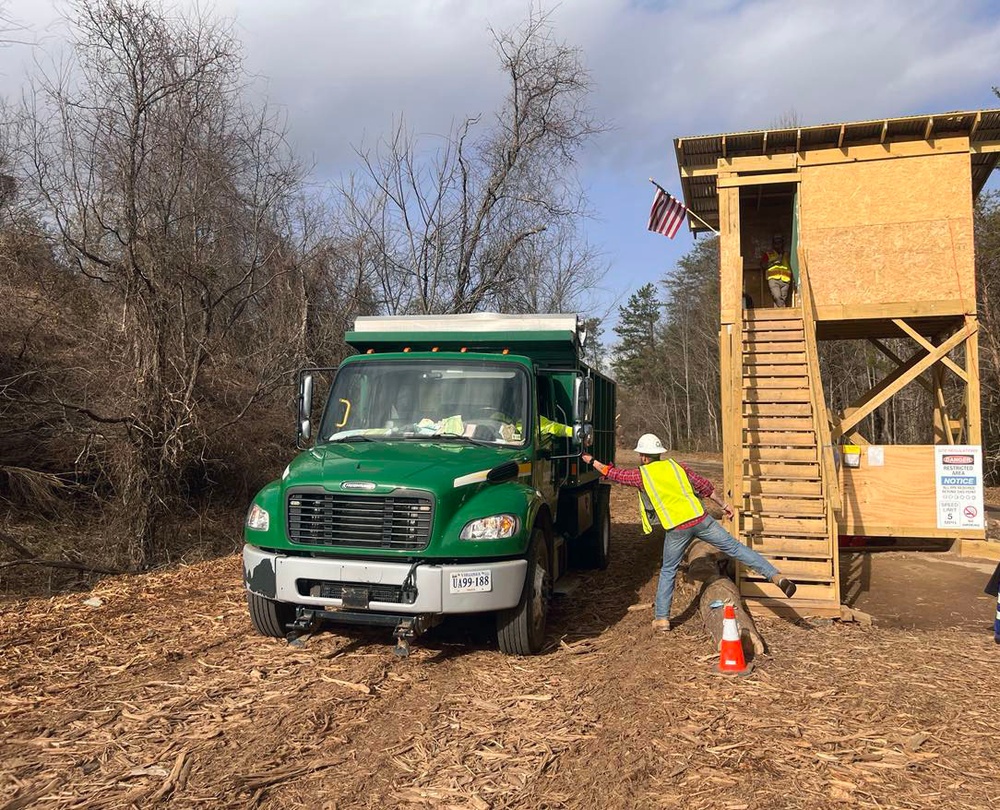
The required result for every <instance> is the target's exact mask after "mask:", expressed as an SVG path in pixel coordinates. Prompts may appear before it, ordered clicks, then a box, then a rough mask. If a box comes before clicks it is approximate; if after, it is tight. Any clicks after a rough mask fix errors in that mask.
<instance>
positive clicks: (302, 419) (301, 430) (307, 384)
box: [298, 372, 313, 445]
mask: <svg viewBox="0 0 1000 810" xmlns="http://www.w3.org/2000/svg"><path fill="white" fill-rule="evenodd" d="M312 392H313V375H312V374H310V373H308V372H303V373H302V374H300V375H299V420H298V422H299V423H298V438H299V444H300V445H301V444H302V442H305V441H308V440H309V437H310V436H312V422H311V420H310V416H311V414H312Z"/></svg>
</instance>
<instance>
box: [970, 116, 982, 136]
mask: <svg viewBox="0 0 1000 810" xmlns="http://www.w3.org/2000/svg"><path fill="white" fill-rule="evenodd" d="M982 121H983V111H982V110H980V111H979V112H977V113H976V120H975V121H973V122H972V128H971V129H970V130H969V140H970V141H971V140H972V136H973V135H975V134H976V130H977V129H979V125H980V124H981V123H982Z"/></svg>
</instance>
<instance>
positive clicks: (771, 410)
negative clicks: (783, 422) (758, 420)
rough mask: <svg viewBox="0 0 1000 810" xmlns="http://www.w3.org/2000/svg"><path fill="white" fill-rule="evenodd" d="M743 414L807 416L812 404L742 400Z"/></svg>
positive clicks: (810, 414)
mask: <svg viewBox="0 0 1000 810" xmlns="http://www.w3.org/2000/svg"><path fill="white" fill-rule="evenodd" d="M743 415H744V416H808V417H810V418H811V417H812V405H811V404H810V403H808V402H805V403H801V402H746V401H744V402H743Z"/></svg>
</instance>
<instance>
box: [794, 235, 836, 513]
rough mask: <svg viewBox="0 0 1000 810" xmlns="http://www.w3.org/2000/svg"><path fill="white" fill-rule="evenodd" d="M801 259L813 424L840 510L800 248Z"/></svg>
mask: <svg viewBox="0 0 1000 810" xmlns="http://www.w3.org/2000/svg"><path fill="white" fill-rule="evenodd" d="M798 259H799V297H800V298H801V300H802V329H803V333H804V335H805V349H806V363H807V365H808V367H809V376H810V378H811V379H812V380H813V383H812V384H811V385H810V386H809V397H810V399H811V401H812V408H813V424H814V425H815V427H816V438H817V445H818V450H819V455H820V464H821V466H822V468H823V478H824V479H826V484H827V503H828V504H831V505H832V504H836V506H835V507H834V508H835V509H836V511H838V512H839V511H840V484H839V482H838V479H837V465H836V462H835V460H834V457H833V438H832V436H831V433H830V422H829V420H828V419H827V417H826V402H825V401H824V399H823V378H822V377H821V376H820V370H819V346H818V345H817V343H816V319H817V317H816V303H815V301H814V299H813V294H812V283H811V282H810V280H809V271H808V263H807V262H806V252H805V250H803V248H802V246H801V245H800V246H799V249H798Z"/></svg>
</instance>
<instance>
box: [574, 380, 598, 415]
mask: <svg viewBox="0 0 1000 810" xmlns="http://www.w3.org/2000/svg"><path fill="white" fill-rule="evenodd" d="M593 410H594V378H593V377H577V378H576V381H575V382H574V383H573V421H574V422H578V423H579V422H584V423H587V424H589V423H590V422H592V421H593V419H594V414H593Z"/></svg>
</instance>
